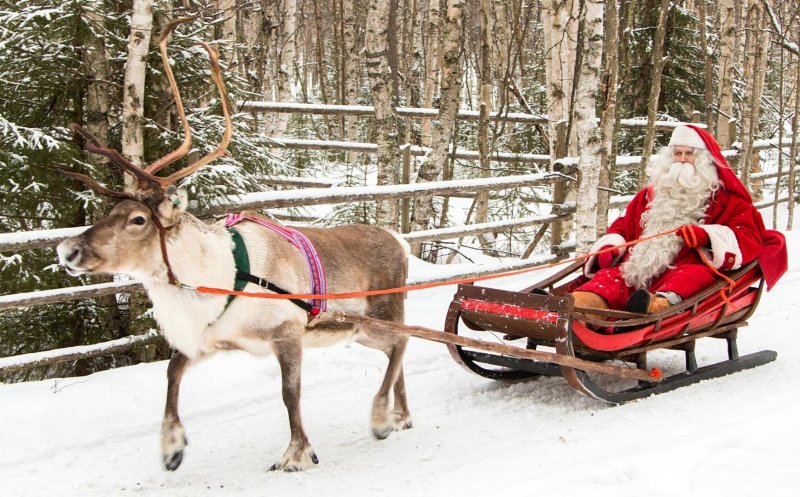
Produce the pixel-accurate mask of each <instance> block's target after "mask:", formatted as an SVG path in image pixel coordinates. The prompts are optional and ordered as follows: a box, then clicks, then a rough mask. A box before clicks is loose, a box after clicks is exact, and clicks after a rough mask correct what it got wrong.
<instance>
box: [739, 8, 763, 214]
mask: <svg viewBox="0 0 800 497" xmlns="http://www.w3.org/2000/svg"><path fill="white" fill-rule="evenodd" d="M764 21H765V19H764V12H763V6H762V5H761V2H753V3H752V4H751V5H750V8H749V9H748V11H747V39H746V42H745V47H746V52H745V60H746V62H747V63H746V64H745V71H744V83H745V97H744V105H743V109H744V111H743V113H742V155H741V159H740V163H739V167H740V169H739V177H740V178H741V180H742V183H744V185H745V187H747V189H748V190H750V193H751V194H752V195H753V198H754V199H759V198H760V197H761V189H760V187H758V186H757V185H751V184H750V173H752V172H756V171H757V170H758V169H759V168H760V166H759V165H758V151H754V150H753V141H754V140H755V139H756V135H757V134H758V130H759V120H760V116H761V95H762V93H763V89H764V76H765V73H766V71H765V70H763V67H764V64H765V59H766V46H765V45H768V44H769V38H768V36H769V35H768V32H767V31H766V29H764V28H765V22H764Z"/></svg>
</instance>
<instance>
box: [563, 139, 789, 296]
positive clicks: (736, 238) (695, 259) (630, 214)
mask: <svg viewBox="0 0 800 497" xmlns="http://www.w3.org/2000/svg"><path fill="white" fill-rule="evenodd" d="M682 128H683V130H684V131H682V132H683V133H685V132H686V131H685V130H687V129H690V130H692V131H693V132H694V133H696V134H697V138H699V139H700V140H702V141H700V142H699V143H698V142H694V141H692V140H693V139H694V138H693V137H689V138H691V139H690V140H689V143H690V144H689V145H688V146H694V147H695V148H704V149H706V150H708V151H709V152H710V154H711V155H712V156H713V157H714V159H715V160H714V162H715V165H716V168H717V175H718V177H719V179H720V187H719V189H718V190H717V191H715V192H714V193H712V194H711V197H710V198H709V200H708V208H707V210H706V215H705V218H704V220H703V222H702V224H699V227H700V228H701V229H703V230H704V231H705V232H706V234H707V235H708V238H709V241H710V246H707V247H703V248H700V249H699V250H703V251H705V254H706V256H707V258H708V260H709V261H711V263H712V264H713V266H714V267H715V268H716V269H718V270H736V269H738V268H740V267H741V266H742V265H745V264H748V263H750V262H751V261H753V260H755V259H759V262H760V264H761V267H762V272H763V273H764V276H765V279H766V281H767V285H768V288H771V287H772V286H773V285H774V284H775V282H776V281H777V280H778V278H780V276H781V275H782V274H783V273H784V272H785V271H786V268H787V266H788V261H787V255H786V244H785V239H784V237H783V235H782V234H781V233H779V232H777V231H772V230H766V229H765V227H764V222H763V220H762V218H761V214H760V213H759V212H758V210H756V208H755V206H754V205H753V202H752V199H751V197H750V195H749V194H748V193H747V190H746V189H745V188H744V186H743V185H742V183H741V182H740V181H739V179H738V178H737V177H736V175H735V174H734V173H733V171H732V170H731V169H730V166H728V164H727V162H726V161H725V159H724V158H723V156H722V154H721V152H720V149H719V145H718V144H717V142H716V140H714V138H713V137H711V135H709V134H708V133H707V132H706V131H705V130H702V129H700V128H696V127H695V126H686V127H682ZM674 136H675V135H673V137H674ZM671 144H672V142H671ZM678 144H683V143H678ZM653 197H654V192H653V188H652V187H647V188H645V189H643V190H641V191H640V192H639V193H638V194H637V195H636V196H635V197H634V198H633V200H632V201H631V203H630V204H629V205H628V208H627V210H626V212H625V214H624V215H623V216H622V217H620V218H618V219H617V220H615V221H614V222H613V223H612V224H611V227H610V228H609V229H608V231H607V233H606V234H605V235H604V236H602V237H601V238H600V239H599V240H598V241H597V242H595V244H594V245H593V247H592V249H591V251H592V252H596V251H598V250H600V249H602V248H603V247H606V246H608V245H622V244H624V243H626V242H629V241H633V240H636V239H638V238H640V237H641V236H642V232H643V231H644V228H643V227H642V224H643V223H642V214H644V213H645V212H646V211H647V209H648V207H649V206H650V203H651V201H652V199H653ZM665 236H676V235H674V234H671V235H665ZM620 250H621V251H623V253H622V254H621V255H620V256H619V258H618V260H617V261H615V262H616V263H617V264H621V263H623V262H625V261H626V260H627V259H628V257H629V256H630V251H625V249H624V248H621V249H620ZM596 269H597V268H596V257H591V258H590V259H589V260H588V261H587V263H586V265H585V266H584V273H585V274H586V276H587V277H591V278H592V279H591V280H590V281H589V282H587V283H585V284H583V285H581V286H580V287H578V288H577V289H576V290H579V291H588V292H592V293H595V294H597V295H600V296H601V297H603V298H604V299H605V300H606V302H607V303H608V305H609V307H610V308H612V309H623V308H624V307H625V304H626V303H627V302H628V300H629V298H630V296H631V294H632V293H633V292H634V291H635V290H636V288H632V287H631V286H629V285H628V284H627V283H626V282H625V279H624V277H623V274H622V271H621V270H620V266H619V265H615V266H613V267H609V268H605V269H600V270H597V271H596V273H595V270H596ZM717 278H718V276H717V275H716V274H715V272H714V271H713V270H712V269H711V268H709V267H708V266H707V265H706V264H705V263H704V262H703V261H702V259H701V258H700V255H699V254H698V252H697V249H693V248H689V247H685V246H684V247H682V248H681V249H680V251H679V252H678V253H677V255H676V256H675V258H674V259H673V261H672V263H671V265H670V267H669V268H668V269H667V270H665V271H663V272H662V273H661V274H660V275H657V276H655V277H654V278H653V279H652V281H651V282H650V283H649V285H648V287H647V288H646V289H647V290H648V291H649V292H650V293H656V292H674V293H675V294H677V295H679V296H680V297H681V298H683V299H686V298H688V297H691V296H692V295H694V294H695V293H697V292H699V291H701V290H703V289H704V288H707V287H708V286H709V285H711V284H712V283H714V282H715V281H716V279H717Z"/></svg>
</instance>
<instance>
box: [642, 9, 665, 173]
mask: <svg viewBox="0 0 800 497" xmlns="http://www.w3.org/2000/svg"><path fill="white" fill-rule="evenodd" d="M669 5H670V0H661V5H660V7H659V11H658V25H657V26H656V35H655V39H654V40H653V58H652V61H653V62H652V63H653V77H652V79H651V80H650V96H649V98H648V102H647V131H646V132H645V136H644V145H643V150H642V165H641V167H640V169H639V187H640V188H641V187H643V186H644V184H645V182H646V180H647V175H646V174H645V168H646V167H647V164H648V163H649V162H650V156H651V154H652V153H653V143H654V142H655V138H656V126H655V121H656V114H657V112H658V97H659V95H661V72H662V70H663V68H664V60H663V57H664V34H665V33H666V31H667V14H668V13H669Z"/></svg>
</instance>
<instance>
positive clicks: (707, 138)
mask: <svg viewBox="0 0 800 497" xmlns="http://www.w3.org/2000/svg"><path fill="white" fill-rule="evenodd" d="M674 145H683V146H685V147H692V148H697V149H700V150H705V151H706V152H708V153H710V154H711V156H712V157H714V163H715V164H716V166H717V175H718V176H719V179H720V181H721V182H722V186H723V187H724V188H725V190H727V191H728V193H732V194H734V195H737V196H739V197H742V198H743V199H745V200H747V201H748V202H750V203H752V202H753V199H752V197H750V194H749V193H748V192H747V188H745V187H744V185H743V184H742V182H741V181H739V178H738V177H737V176H736V173H734V172H733V170H732V169H731V166H730V165H729V164H728V161H727V160H725V157H723V156H722V150H720V148H719V143H717V140H715V139H714V137H713V136H711V134H709V132H708V131H706V130H704V129H703V128H698V127H697V126H695V125H694V124H686V125H681V126H678V127H676V128H675V129H674V130H673V131H672V136H671V137H670V139H669V146H674Z"/></svg>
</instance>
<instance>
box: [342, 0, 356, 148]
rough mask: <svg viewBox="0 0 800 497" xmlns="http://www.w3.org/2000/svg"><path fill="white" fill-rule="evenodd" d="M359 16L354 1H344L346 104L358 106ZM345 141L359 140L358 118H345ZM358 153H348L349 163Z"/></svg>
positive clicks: (343, 70)
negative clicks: (357, 38) (357, 26)
mask: <svg viewBox="0 0 800 497" xmlns="http://www.w3.org/2000/svg"><path fill="white" fill-rule="evenodd" d="M356 22H357V16H356V11H355V8H354V5H353V0H342V35H343V40H342V41H343V52H344V57H343V59H344V61H343V62H344V63H343V66H344V67H343V68H342V77H343V79H344V85H343V86H344V102H343V103H344V104H345V105H358V88H359V86H360V78H359V67H358V58H359V57H358V51H359V50H358V44H357V40H356ZM344 119H345V120H344V129H345V139H346V140H348V141H357V140H358V118H356V117H346V118H344ZM357 159H358V153H357V152H352V151H351V152H347V162H355V161H356V160H357Z"/></svg>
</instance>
